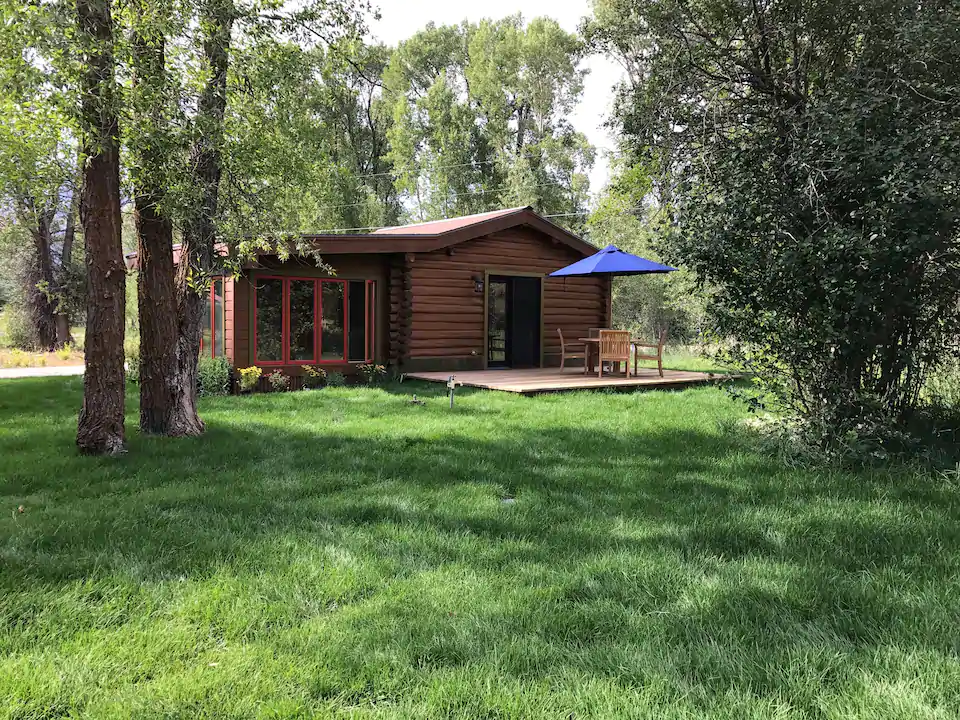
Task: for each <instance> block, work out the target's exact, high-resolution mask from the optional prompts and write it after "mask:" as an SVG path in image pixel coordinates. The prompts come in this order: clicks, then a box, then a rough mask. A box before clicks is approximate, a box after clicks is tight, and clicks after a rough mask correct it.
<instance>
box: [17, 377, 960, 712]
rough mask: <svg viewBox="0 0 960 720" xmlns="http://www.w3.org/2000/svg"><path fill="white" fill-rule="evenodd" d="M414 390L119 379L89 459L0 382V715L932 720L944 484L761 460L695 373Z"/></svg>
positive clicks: (68, 394)
mask: <svg viewBox="0 0 960 720" xmlns="http://www.w3.org/2000/svg"><path fill="white" fill-rule="evenodd" d="M413 392H416V393H417V394H418V396H419V397H422V398H424V399H425V400H426V405H425V406H423V407H420V406H416V405H412V404H410V403H409V401H408V400H409V396H410V394H411V393H413ZM440 392H441V391H440V390H439V389H436V388H432V387H427V386H424V385H411V384H403V385H400V386H390V387H388V388H386V389H338V390H329V389H328V390H324V391H320V392H311V393H296V394H287V395H262V396H254V397H232V398H219V399H211V400H205V401H204V402H203V404H202V414H203V416H204V418H205V419H206V421H207V423H208V432H207V434H206V435H205V436H204V437H202V438H200V439H196V440H163V439H154V438H143V437H140V436H138V435H137V434H136V432H135V431H133V430H132V428H134V427H135V418H136V407H135V398H134V397H131V399H130V402H129V410H130V415H129V417H128V428H130V439H129V440H130V441H129V445H130V453H129V454H128V455H127V456H125V457H123V458H120V459H113V460H108V459H93V458H80V457H78V456H77V455H76V454H75V452H74V449H73V436H74V430H75V412H76V410H77V408H78V407H79V404H80V379H79V378H49V379H44V380H16V381H5V382H0V511H2V512H0V563H2V564H0V716H2V717H9V718H53V717H61V716H69V717H88V718H111V717H132V718H153V717H164V718H194V717H231V718H233V717H356V718H519V717H544V718H558V719H563V720H568V719H569V718H651V719H653V718H657V719H660V718H691V719H692V718H729V719H730V720H739V719H741V718H763V719H768V718H864V719H866V718H870V719H875V718H891V719H892V718H897V719H898V720H901V719H903V718H925V719H926V718H943V719H946V718H956V717H957V716H958V715H960V657H958V655H960V523H958V519H960V489H958V486H957V485H956V484H955V481H954V480H951V479H950V477H949V476H933V475H931V476H919V475H916V474H910V473H906V472H897V471H888V472H873V473H866V472H864V473H859V474H854V473H841V472H813V471H804V470H798V469H790V468H787V467H784V466H783V465H782V464H780V462H779V461H778V460H777V459H776V458H775V457H773V456H771V455H770V454H766V453H764V452H762V451H761V450H759V449H757V447H756V446H755V445H754V444H753V443H752V442H751V441H750V439H749V437H747V436H746V435H745V434H744V433H745V431H744V430H742V429H740V426H739V425H738V423H737V420H738V419H739V418H740V417H742V415H743V412H742V410H741V409H740V408H739V407H738V406H736V405H734V404H733V402H732V401H731V400H730V399H728V398H727V396H726V395H725V394H724V393H723V391H722V390H720V389H717V388H699V389H693V390H686V391H684V392H677V393H664V392H648V393H635V394H602V393H594V394H573V395H552V396H542V397H532V398H524V397H516V396H514V395H511V394H506V393H503V394H498V393H491V392H471V391H469V390H463V391H461V392H460V393H459V394H458V399H457V407H456V409H455V410H453V411H452V412H451V411H450V410H449V409H448V408H447V407H446V400H445V398H444V397H443V396H442V395H441V394H440ZM505 497H511V498H513V499H514V502H512V503H504V502H502V501H503V499H504V498H505ZM21 504H22V505H23V506H24V508H25V511H24V512H23V513H19V512H17V506H18V505H21Z"/></svg>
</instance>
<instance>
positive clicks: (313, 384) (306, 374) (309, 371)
mask: <svg viewBox="0 0 960 720" xmlns="http://www.w3.org/2000/svg"><path fill="white" fill-rule="evenodd" d="M326 383H327V371H326V370H324V369H323V368H322V367H317V366H316V365H306V366H304V368H303V389H304V390H316V389H318V388H322V387H323V386H324V385H326Z"/></svg>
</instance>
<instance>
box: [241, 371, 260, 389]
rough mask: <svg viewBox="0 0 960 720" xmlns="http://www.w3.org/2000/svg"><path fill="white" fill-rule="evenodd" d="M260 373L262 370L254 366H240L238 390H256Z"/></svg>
mask: <svg viewBox="0 0 960 720" xmlns="http://www.w3.org/2000/svg"><path fill="white" fill-rule="evenodd" d="M261 375H263V370H261V369H260V368H258V367H256V366H254V367H248V368H240V390H242V391H243V392H253V391H254V390H256V389H257V383H258V382H260V376H261Z"/></svg>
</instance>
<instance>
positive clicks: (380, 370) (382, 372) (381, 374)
mask: <svg viewBox="0 0 960 720" xmlns="http://www.w3.org/2000/svg"><path fill="white" fill-rule="evenodd" d="M357 372H359V373H360V377H362V378H363V381H364V382H365V383H366V384H367V385H374V384H376V383H378V382H380V381H381V380H383V379H384V378H385V377H386V376H387V368H385V367H384V366H383V365H374V364H373V363H365V364H363V365H359V366H357Z"/></svg>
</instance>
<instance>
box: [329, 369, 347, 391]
mask: <svg viewBox="0 0 960 720" xmlns="http://www.w3.org/2000/svg"><path fill="white" fill-rule="evenodd" d="M346 384H347V378H346V376H345V375H344V374H343V373H342V372H332V373H327V385H328V386H329V387H343V386H344V385H346Z"/></svg>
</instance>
